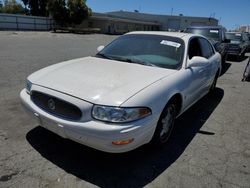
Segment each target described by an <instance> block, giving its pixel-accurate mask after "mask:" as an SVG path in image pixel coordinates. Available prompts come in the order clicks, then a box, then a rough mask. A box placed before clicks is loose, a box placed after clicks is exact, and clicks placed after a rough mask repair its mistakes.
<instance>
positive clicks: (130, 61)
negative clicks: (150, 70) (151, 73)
mask: <svg viewBox="0 0 250 188" xmlns="http://www.w3.org/2000/svg"><path fill="white" fill-rule="evenodd" d="M121 61H125V62H128V63H136V64H140V65H146V66H151V67H157V66H156V65H155V64H153V63H150V62H148V61H142V60H140V59H137V58H131V59H130V58H121Z"/></svg>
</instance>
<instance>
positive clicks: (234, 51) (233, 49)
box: [227, 44, 240, 54]
mask: <svg viewBox="0 0 250 188" xmlns="http://www.w3.org/2000/svg"><path fill="white" fill-rule="evenodd" d="M227 53H228V54H238V53H240V47H239V45H238V44H230V45H229V47H228V49H227Z"/></svg>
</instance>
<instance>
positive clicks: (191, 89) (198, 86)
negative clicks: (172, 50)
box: [185, 37, 205, 106]
mask: <svg viewBox="0 0 250 188" xmlns="http://www.w3.org/2000/svg"><path fill="white" fill-rule="evenodd" d="M187 53H188V56H187V68H186V69H185V71H186V73H187V74H188V75H189V76H188V79H187V80H186V93H185V96H186V97H185V98H186V105H187V106H189V105H190V104H192V103H194V102H195V101H196V100H198V99H199V98H200V97H201V92H202V90H203V85H204V82H205V77H204V74H205V72H204V68H203V67H189V65H188V62H189V61H190V60H191V59H192V58H193V57H195V56H202V51H201V45H200V41H199V37H193V38H191V39H190V41H189V43H188V51H187Z"/></svg>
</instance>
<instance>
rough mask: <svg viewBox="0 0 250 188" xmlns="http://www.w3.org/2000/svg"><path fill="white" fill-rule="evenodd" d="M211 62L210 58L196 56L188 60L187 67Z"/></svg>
mask: <svg viewBox="0 0 250 188" xmlns="http://www.w3.org/2000/svg"><path fill="white" fill-rule="evenodd" d="M208 63H209V61H208V59H206V58H204V57H200V56H194V57H193V58H192V59H190V60H188V64H187V67H188V68H189V67H202V66H205V65H207V64H208Z"/></svg>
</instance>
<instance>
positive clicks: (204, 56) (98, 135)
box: [20, 32, 221, 153]
mask: <svg viewBox="0 0 250 188" xmlns="http://www.w3.org/2000/svg"><path fill="white" fill-rule="evenodd" d="M98 51H99V52H98V53H97V55H96V56H94V57H85V58H80V59H74V60H70V61H66V62H62V63H59V64H56V65H52V66H49V67H46V68H44V69H42V70H39V71H37V72H35V73H33V74H31V75H30V76H29V77H28V78H27V87H26V89H23V90H22V91H21V93H20V96H21V100H22V104H23V106H24V107H25V109H26V110H27V111H28V112H29V113H30V114H31V115H32V116H33V117H35V118H36V119H37V121H38V123H39V125H40V126H42V127H44V128H46V129H48V130H50V131H52V132H54V133H56V134H58V135H60V136H62V137H63V138H68V139H71V140H74V141H76V142H79V143H81V144H84V145H87V146H90V147H93V148H95V149H98V150H102V151H105V152H112V153H119V152H127V151H130V150H133V149H135V148H137V147H139V146H141V145H144V144H147V143H149V142H152V143H156V144H164V143H166V142H167V140H168V139H169V136H170V134H171V131H172V129H173V126H174V121H175V119H176V118H177V117H178V116H180V115H181V114H182V113H183V112H185V111H186V110H187V109H188V108H189V107H190V106H191V105H193V104H194V103H195V102H196V101H198V100H199V99H200V98H201V97H203V96H204V95H206V94H207V93H208V92H209V91H212V90H213V89H214V88H215V86H216V81H217V78H218V76H219V75H220V71H221V57H220V55H219V54H218V53H217V52H216V51H215V49H214V47H213V46H212V45H211V43H210V42H209V41H208V40H207V39H206V38H204V37H202V36H200V35H195V34H186V33H171V32H132V33H128V34H126V35H123V36H121V37H119V38H118V39H116V40H114V41H113V42H111V43H110V44H109V45H107V46H106V47H103V46H100V47H99V48H98Z"/></svg>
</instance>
